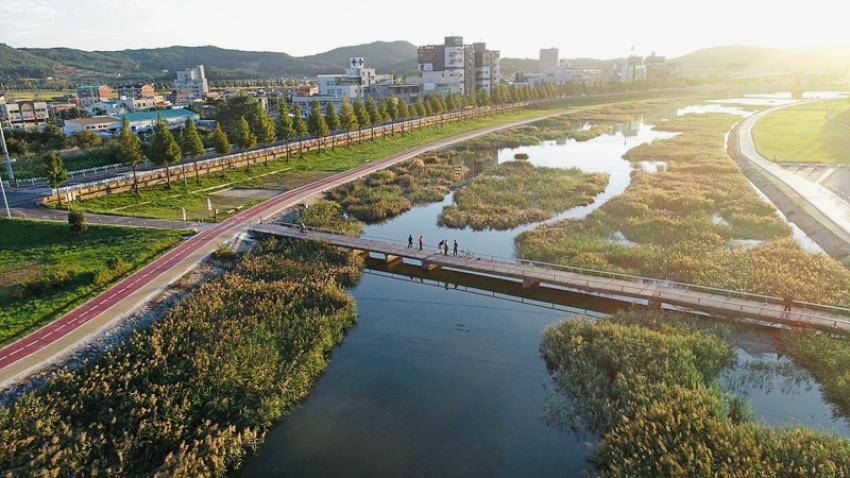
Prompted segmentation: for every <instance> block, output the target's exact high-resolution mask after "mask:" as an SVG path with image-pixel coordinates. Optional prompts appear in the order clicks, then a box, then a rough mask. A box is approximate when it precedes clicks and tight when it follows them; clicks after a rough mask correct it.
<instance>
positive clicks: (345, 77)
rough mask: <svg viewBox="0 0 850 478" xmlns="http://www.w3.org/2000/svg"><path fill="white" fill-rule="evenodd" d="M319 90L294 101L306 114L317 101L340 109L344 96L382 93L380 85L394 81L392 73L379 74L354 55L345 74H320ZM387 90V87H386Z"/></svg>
mask: <svg viewBox="0 0 850 478" xmlns="http://www.w3.org/2000/svg"><path fill="white" fill-rule="evenodd" d="M318 78H319V81H318V83H319V92H318V93H317V94H314V95H298V96H293V97H292V103H293V104H297V105H300V106H301V111H302V112H303V113H304V114H305V115H306V114H307V113H308V112H309V111H308V110H309V108H310V103H312V102H313V101H316V102H318V103H319V105H320V106H321V107H322V111H324V110H325V108H326V107H327V105H329V104H332V105H334V107H335V108H337V109H339V107H340V105H341V104H342V99H343V98H348V100H349V101H354V99H355V98H360V99H361V100H362V99H365V98H366V96H375V97H376V98H377V97H379V96H380V95H379V94H378V93H377V91H378V89H379V87H382V86H383V87H386V86H388V85H391V84H392V83H393V76H392V75H378V74H376V73H375V69H374V68H368V67H367V66H366V63H365V61H364V60H363V58H362V57H354V58H351V60H350V61H349V67H348V69H346V71H345V73H344V74H333V75H319V77H318ZM384 90H386V88H384Z"/></svg>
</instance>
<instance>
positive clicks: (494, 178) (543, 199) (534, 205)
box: [330, 100, 674, 229]
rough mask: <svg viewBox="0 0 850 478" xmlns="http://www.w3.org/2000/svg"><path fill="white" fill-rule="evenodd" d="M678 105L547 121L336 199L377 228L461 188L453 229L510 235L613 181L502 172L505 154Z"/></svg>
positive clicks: (529, 168) (428, 160)
mask: <svg viewBox="0 0 850 478" xmlns="http://www.w3.org/2000/svg"><path fill="white" fill-rule="evenodd" d="M673 104H674V103H671V102H670V101H666V100H654V101H638V102H628V103H622V104H615V105H603V106H593V107H588V108H585V109H582V110H579V111H576V112H573V113H568V114H564V115H559V116H554V117H551V118H546V119H543V120H540V121H535V122H534V123H531V124H528V125H523V126H518V127H515V128H510V129H507V130H503V131H499V132H496V133H492V134H488V135H485V136H482V137H479V138H475V139H472V140H469V141H465V142H463V143H462V144H459V145H456V146H454V147H452V148H450V149H447V150H443V151H440V152H437V153H428V154H426V155H422V156H420V157H417V158H414V159H412V160H411V161H407V162H405V163H402V164H399V165H396V166H394V167H392V168H389V169H388V170H386V171H380V172H377V173H373V174H371V175H369V176H368V177H367V178H365V179H364V180H362V181H359V182H355V183H351V184H348V185H345V186H342V187H340V188H337V189H335V190H334V191H332V192H331V194H330V197H331V199H332V200H334V201H337V202H339V203H340V204H341V205H342V206H343V209H344V211H345V212H346V213H347V214H350V215H351V216H353V217H355V218H357V219H359V220H362V221H366V222H375V221H382V220H386V219H389V218H392V217H395V216H398V215H399V214H402V213H404V212H405V211H407V210H409V209H410V208H411V207H413V206H414V205H417V204H425V203H433V202H438V201H441V200H442V199H443V197H445V195H446V194H448V192H449V191H450V190H453V189H457V188H460V190H459V191H458V193H457V194H458V197H457V200H458V204H457V205H455V206H449V207H448V208H447V209H446V211H444V213H443V215H442V216H441V221H442V222H443V223H444V224H446V225H448V226H450V227H466V226H468V225H469V226H472V227H473V228H474V229H485V228H493V229H509V228H512V227H515V226H517V225H520V224H525V223H528V222H534V221H539V220H543V219H547V218H550V217H552V216H553V215H555V214H556V213H558V212H561V211H563V210H565V209H569V208H571V207H574V206H578V205H582V204H587V203H589V202H591V201H592V198H593V197H594V196H596V195H597V194H599V193H601V192H602V191H603V190H604V188H605V185H606V184H607V177H606V176H605V175H603V174H585V173H582V172H581V171H578V170H562V169H557V168H536V167H534V166H533V165H531V164H520V163H519V162H517V163H512V164H507V165H501V166H500V165H497V164H496V157H497V152H498V150H499V149H501V148H515V147H519V146H523V145H535V144H539V143H540V142H542V141H546V140H556V139H564V138H572V139H575V140H576V141H587V140H590V139H592V138H594V137H597V136H600V135H602V134H605V133H607V132H610V131H611V129H612V128H613V125H614V124H616V123H618V122H622V121H631V120H634V119H635V118H636V117H639V116H642V115H647V114H656V113H659V112H662V111H665V112H666V111H669V110H670V109H671V108H673ZM590 122H593V124H592V125H590ZM588 125H590V127H589V128H587V126H588ZM467 183H468V186H467V187H461V186H463V185H464V184H467Z"/></svg>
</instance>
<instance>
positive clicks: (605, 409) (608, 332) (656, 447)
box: [541, 312, 850, 478]
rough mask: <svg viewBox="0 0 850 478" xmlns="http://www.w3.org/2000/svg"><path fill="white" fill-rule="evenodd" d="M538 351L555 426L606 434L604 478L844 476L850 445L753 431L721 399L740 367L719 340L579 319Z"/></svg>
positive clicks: (649, 324)
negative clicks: (722, 380)
mask: <svg viewBox="0 0 850 478" xmlns="http://www.w3.org/2000/svg"><path fill="white" fill-rule="evenodd" d="M541 352H542V354H543V356H544V359H545V360H546V362H547V364H548V366H549V368H550V370H551V372H552V375H553V378H554V380H555V384H556V387H557V395H555V398H554V399H553V401H552V403H550V405H549V410H548V416H549V418H550V420H552V421H553V422H554V423H555V424H557V425H560V426H562V427H566V428H572V429H591V430H594V431H597V432H599V433H601V434H602V438H601V441H600V443H599V444H598V446H597V447H596V449H595V450H594V453H593V456H592V459H591V460H592V463H593V464H594V466H595V468H596V470H597V472H598V476H601V477H621V476H630V477H647V478H648V477H656V476H668V477H691V476H723V477H758V476H772V477H800V476H819V477H843V476H848V473H850V441H848V440H845V439H843V438H839V437H836V436H831V435H826V434H822V433H818V432H814V431H811V430H807V429H805V428H800V427H791V428H774V427H769V426H764V425H759V424H757V423H755V422H754V421H753V420H752V418H751V412H750V410H749V408H748V407H747V405H746V404H745V403H744V402H743V401H742V400H741V399H738V398H735V397H733V396H731V395H728V394H726V393H723V392H721V391H719V388H718V386H717V379H718V375H719V373H720V372H721V371H722V370H723V369H725V368H728V367H730V366H732V365H733V363H734V353H733V349H732V347H731V346H730V344H729V343H728V341H727V340H726V339H724V337H723V335H722V334H717V333H715V332H714V331H712V330H710V329H706V328H702V327H700V326H698V325H696V323H695V322H689V321H687V320H685V319H681V320H679V319H677V318H676V317H673V316H670V315H665V314H664V313H661V312H656V313H637V312H623V313H619V314H617V315H615V316H614V317H612V318H610V319H605V320H596V321H590V320H586V319H580V318H575V319H571V320H568V321H564V322H561V323H558V324H553V325H551V326H550V327H549V328H548V329H547V330H546V332H545V334H544V338H543V341H542V343H541Z"/></svg>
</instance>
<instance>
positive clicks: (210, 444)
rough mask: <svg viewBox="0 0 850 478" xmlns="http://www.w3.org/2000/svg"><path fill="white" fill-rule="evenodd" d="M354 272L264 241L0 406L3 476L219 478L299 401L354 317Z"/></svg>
mask: <svg viewBox="0 0 850 478" xmlns="http://www.w3.org/2000/svg"><path fill="white" fill-rule="evenodd" d="M359 274H360V264H359V263H358V262H357V261H356V260H355V259H354V258H353V257H352V256H351V255H350V254H348V253H344V252H341V251H338V250H333V249H330V248H327V247H324V246H321V245H318V244H316V243H312V242H306V241H296V242H294V243H292V244H291V245H286V244H283V243H275V242H268V243H263V244H261V245H259V246H258V247H257V248H256V249H255V250H254V251H252V252H251V253H249V254H248V255H247V256H244V257H241V258H239V259H237V260H236V263H235V265H234V266H233V267H232V269H231V270H230V271H229V272H227V273H225V274H224V275H223V276H221V277H220V278H218V279H215V280H213V281H210V282H207V283H205V284H203V285H202V286H200V288H199V289H198V290H196V291H194V292H191V293H190V294H189V296H188V297H187V298H186V299H184V301H183V302H182V303H181V304H180V305H179V306H178V307H177V308H176V309H174V310H173V311H171V312H170V313H169V314H168V315H167V316H166V317H165V318H163V319H162V320H160V321H158V322H156V323H154V324H153V325H152V326H151V327H150V328H149V329H144V330H139V331H137V332H136V333H135V334H134V335H133V337H132V338H131V339H130V340H128V341H126V342H125V343H123V344H122V345H120V346H118V347H117V348H115V349H113V350H112V351H110V352H108V353H106V354H104V355H103V356H101V357H99V358H97V359H94V360H92V361H91V362H90V363H88V364H86V365H85V366H84V367H82V368H80V369H76V370H70V371H66V372H63V373H60V374H58V375H56V376H54V377H53V378H51V379H49V380H48V382H47V384H46V385H45V386H44V387H43V388H42V389H40V390H38V391H36V392H33V393H31V394H28V395H26V396H24V397H22V398H21V399H20V400H18V402H17V403H16V404H15V405H13V406H11V407H8V408H3V409H0V430H2V433H0V469H2V470H4V472H5V473H8V474H10V476H222V475H223V474H225V473H226V472H227V471H229V470H233V469H234V468H236V467H237V466H238V465H239V463H240V461H241V459H242V457H243V456H244V455H245V454H246V453H248V452H250V451H251V450H253V449H254V448H255V447H256V446H257V445H258V443H259V441H260V440H261V438H262V435H263V433H264V432H265V431H266V430H268V429H269V427H271V426H272V424H274V423H275V422H277V421H278V420H279V419H280V418H281V417H283V416H284V415H286V414H287V413H288V412H289V411H291V410H292V408H293V407H294V406H295V405H296V404H297V403H298V402H299V401H300V400H301V399H303V398H304V397H305V396H306V394H307V393H308V391H309V390H310V388H311V387H312V385H313V383H314V382H315V380H316V379H317V378H318V376H319V375H320V374H321V373H322V371H323V370H324V368H325V366H326V363H327V357H328V353H329V352H330V350H331V349H332V348H333V346H334V345H335V344H336V343H338V342H339V341H340V340H341V339H342V336H343V334H344V332H345V330H346V328H348V327H349V326H350V325H352V324H353V323H354V321H355V319H356V312H355V306H354V303H353V300H352V299H351V297H350V296H348V295H346V294H345V292H344V290H343V288H344V287H347V286H351V285H353V284H354V283H355V282H356V281H357V279H358V277H359Z"/></svg>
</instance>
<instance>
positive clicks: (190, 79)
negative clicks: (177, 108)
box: [174, 65, 210, 104]
mask: <svg viewBox="0 0 850 478" xmlns="http://www.w3.org/2000/svg"><path fill="white" fill-rule="evenodd" d="M209 92H210V87H209V84H208V83H207V77H206V74H205V73H204V65H198V66H196V67H194V68H189V69H187V70H181V71H178V72H177V78H176V79H175V80H174V102H175V103H178V104H186V103H192V102H193V101H197V100H203V99H206V97H207V94H208V93H209Z"/></svg>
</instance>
